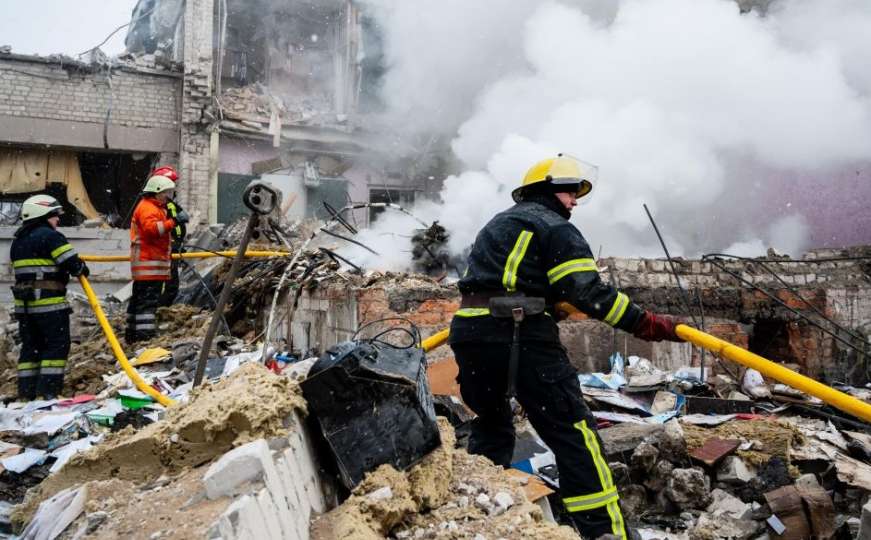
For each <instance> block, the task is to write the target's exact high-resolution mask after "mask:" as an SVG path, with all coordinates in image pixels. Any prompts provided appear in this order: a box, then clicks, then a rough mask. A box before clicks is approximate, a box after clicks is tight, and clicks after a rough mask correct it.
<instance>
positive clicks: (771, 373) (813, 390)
mask: <svg viewBox="0 0 871 540" xmlns="http://www.w3.org/2000/svg"><path fill="white" fill-rule="evenodd" d="M675 330H676V332H677V335H678V336H679V337H680V338H681V339H683V340H686V341H688V342H690V343H692V344H694V345H697V346H699V347H702V348H704V349H707V350H709V351H711V352H712V353H714V354H718V355H720V356H722V357H723V358H728V359H729V360H732V361H733V362H737V363H739V364H741V365H742V366H746V367H748V368H751V369H755V370H756V371H758V372H759V373H761V374H762V375H764V376H766V377H769V378H772V379H774V380H776V381H778V382H781V383H783V384H785V385H787V386H791V387H792V388H795V389H796V390H801V391H802V392H804V393H805V394H808V395H810V396H814V397H816V398H819V399H821V400H823V401H824V402H825V403H828V404H829V405H831V406H832V407H835V408H837V409H840V410H842V411H844V412H845V413H848V414H851V415H853V416H855V417H856V418H861V419H862V420H864V421H866V422H871V405H869V404H868V403H865V402H864V401H862V400H859V399H856V398H854V397H853V396H851V395H848V394H845V393H844V392H841V391H839V390H835V389H834V388H831V387H829V386H826V385H825V384H822V383H820V382H818V381H815V380H813V379H811V378H809V377H805V376H804V375H801V374H799V373H796V372H795V371H792V370H791V369H787V368H785V367H783V366H782V365H780V364H776V363H774V362H772V361H770V360H767V359H765V358H763V357H761V356H759V355H758V354H754V353H752V352H750V351H748V350H745V349H742V348H741V347H738V346H736V345H732V344H731V343H729V342H728V341H723V340H722V339H720V338H716V337H714V336H712V335H710V334H707V333H705V332H702V331H700V330H696V329H695V328H692V327H690V326H687V325H685V324H679V325H677V327H676V329H675ZM449 332H450V331H449V330H448V329H444V330H442V331H441V332H438V333H436V334H433V335H432V336H430V337H428V338H427V339H425V340H423V342H422V343H421V347H422V348H423V350H424V351H425V352H429V351H431V350H433V349H435V348H436V347H439V346H441V345H443V344H444V343H445V342H446V341H447V340H448V334H449Z"/></svg>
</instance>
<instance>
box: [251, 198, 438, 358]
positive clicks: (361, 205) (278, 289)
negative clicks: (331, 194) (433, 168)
mask: <svg viewBox="0 0 871 540" xmlns="http://www.w3.org/2000/svg"><path fill="white" fill-rule="evenodd" d="M373 206H375V207H380V208H392V209H394V210H397V211H399V212H402V213H404V214H406V215H408V216H410V217H411V218H412V219H414V220H416V221H417V222H418V223H421V224H423V226H424V227H428V226H429V225H427V224H426V223H425V222H423V221H421V220H420V219H418V218H417V217H415V216H414V215H413V214H412V213H411V212H409V211H408V210H406V209H405V208H402V207H401V206H399V205H395V204H389V205H388V204H386V203H352V204H348V205H345V206H344V207H343V208H341V209H340V210H338V211H337V212H336V215H335V216H333V217H332V218H330V219H329V220H328V221H327V222H326V223H325V224H324V225H323V226H322V227H320V228H319V229H317V230H315V231H314V232H312V234H311V236H309V238H308V240H306V241H305V242H303V244H302V246H300V248H299V249H298V250H297V252H296V253H295V254H294V256H293V258H292V259H291V260H290V262H289V263H288V264H287V267H286V269H285V271H284V273H283V274H282V275H281V279H279V281H278V285H277V286H276V287H275V292H274V293H273V295H272V304H271V305H270V307H269V317H268V318H267V323H266V331H265V333H264V343H266V344H268V343H269V337H270V335H271V333H272V325H273V321H274V319H275V308H276V307H277V306H278V296H279V295H280V294H281V289H282V288H283V286H284V282H285V280H286V279H287V277H288V276H289V275H290V273H291V271H292V270H293V267H294V265H295V264H296V261H297V260H298V259H299V257H300V255H302V253H304V252H305V250H306V248H308V245H309V244H310V243H311V242H312V241H313V240H314V239H315V238H316V237H317V235H318V233H320V232H323V230H324V229H326V228H327V227H329V226H330V223H332V222H335V221H337V218H338V219H342V218H341V215H342V214H343V213H345V212H347V211H350V210H357V209H360V208H371V207H373ZM279 237H280V238H281V241H282V242H283V243H284V244H285V246H287V248H288V249H289V250H292V249H293V248H292V247H291V246H290V242H288V241H287V239H286V238H285V237H284V235H283V234H281V233H279ZM358 268H359V267H358ZM263 351H264V352H263V359H262V361H263V362H264V363H265V362H266V347H264V348H263Z"/></svg>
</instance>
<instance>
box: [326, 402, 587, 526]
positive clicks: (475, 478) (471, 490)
mask: <svg viewBox="0 0 871 540" xmlns="http://www.w3.org/2000/svg"><path fill="white" fill-rule="evenodd" d="M440 430H441V437H442V445H441V447H439V448H438V449H436V450H435V451H433V452H432V453H431V454H429V455H428V456H427V457H426V458H424V460H423V461H422V462H421V463H419V464H418V465H415V466H414V467H412V468H411V469H409V470H408V471H407V472H398V471H397V470H396V469H394V468H392V467H390V466H389V465H382V466H381V467H379V468H378V469H377V470H375V471H374V472H372V473H370V474H369V475H367V476H366V478H365V480H364V481H363V482H361V483H360V484H359V485H358V486H357V487H356V488H355V489H354V491H353V493H352V495H351V496H350V497H349V498H348V499H347V500H346V501H345V502H344V503H342V504H341V505H340V506H338V507H337V508H335V509H334V510H331V511H330V512H328V513H327V514H324V515H323V516H321V517H319V518H317V519H316V520H315V521H314V522H313V524H312V538H313V539H315V540H329V539H333V538H344V539H349V540H375V539H383V538H388V537H389V538H397V539H410V538H436V539H448V538H451V539H453V538H475V539H478V540H481V539H486V538H494V539H495V538H553V539H556V540H560V539H564V540H575V539H577V535H576V534H575V532H574V531H573V530H572V529H570V528H568V527H561V526H559V525H557V524H555V523H553V522H552V521H549V520H547V519H545V517H544V514H543V511H542V508H541V507H539V506H538V505H536V504H534V503H532V502H530V499H531V498H532V497H535V493H536V492H537V491H538V492H540V491H541V488H540V487H538V488H537V487H536V482H535V480H530V477H528V476H525V475H517V474H510V473H509V472H508V471H506V470H505V469H502V468H501V467H497V466H495V465H493V464H492V463H491V462H490V461H489V460H487V459H485V458H482V457H480V456H472V455H470V454H469V453H467V452H466V451H465V450H463V449H455V444H454V443H455V438H454V434H453V428H452V427H451V426H450V425H449V424H448V423H447V421H445V420H444V419H442V420H441V421H440ZM544 492H545V493H547V492H548V490H546V488H545V491H544Z"/></svg>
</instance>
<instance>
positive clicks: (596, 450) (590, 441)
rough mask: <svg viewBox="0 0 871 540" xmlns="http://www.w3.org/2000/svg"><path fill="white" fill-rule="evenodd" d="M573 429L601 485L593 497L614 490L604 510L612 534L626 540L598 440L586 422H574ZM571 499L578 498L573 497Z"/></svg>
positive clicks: (609, 475)
mask: <svg viewBox="0 0 871 540" xmlns="http://www.w3.org/2000/svg"><path fill="white" fill-rule="evenodd" d="M574 428H575V429H577V430H578V431H580V432H581V433H582V434H583V436H584V446H586V447H587V450H589V452H590V456H591V457H592V458H593V464H594V465H595V466H596V473H597V474H598V475H599V482H601V485H602V489H603V491H601V492H600V493H598V494H594V495H602V494H604V493H605V492H608V491H610V490H614V492H615V497H614V499H613V500H609V501H607V502H606V504H605V508H606V510H607V511H608V516H609V517H610V518H611V531H612V533H613V534H614V535H616V536H617V537H618V538H622V539H626V538H627V536H626V525H625V523H624V521H623V513H622V512H621V511H620V505H619V503H618V500H619V496H617V495H616V489H617V488H616V487H615V486H614V479H613V478H612V477H611V468H610V467H608V463H607V462H606V461H605V458H603V457H602V449H601V448H600V447H599V440H598V439H597V438H596V434H595V433H593V430H591V429H590V428H589V427H587V421H586V420H582V421H580V422H576V423H575V424H574ZM572 499H578V498H577V497H573V498H572ZM600 506H601V505H600ZM566 509H569V506H568V505H566ZM589 509H591V508H587V510H589ZM581 510H583V509H580V508H579V509H575V510H571V509H569V511H570V512H571V511H574V512H579V511H581Z"/></svg>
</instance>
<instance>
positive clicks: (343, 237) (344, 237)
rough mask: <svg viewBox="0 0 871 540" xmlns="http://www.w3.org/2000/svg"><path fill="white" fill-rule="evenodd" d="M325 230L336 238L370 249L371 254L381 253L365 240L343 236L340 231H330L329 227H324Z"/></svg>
mask: <svg viewBox="0 0 871 540" xmlns="http://www.w3.org/2000/svg"><path fill="white" fill-rule="evenodd" d="M323 232H325V233H327V234H328V235H330V236H334V237H336V238H338V239H340V240H344V241H345V242H350V243H352V244H356V245H358V246H360V247H361V248H363V249H365V250H366V251H368V252H369V253H371V254H373V255H381V254H380V253H378V252H377V251H375V250H374V249H372V248H370V247H369V246H367V245H366V244H364V243H363V242H358V241H357V240H354V239H353V238H348V237H347V236H342V235H341V234H339V233H334V232H332V231H329V230H327V229H323Z"/></svg>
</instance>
